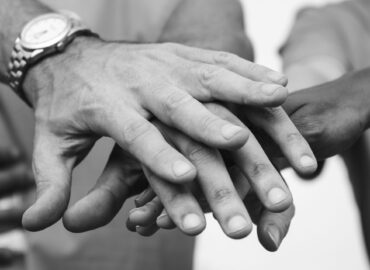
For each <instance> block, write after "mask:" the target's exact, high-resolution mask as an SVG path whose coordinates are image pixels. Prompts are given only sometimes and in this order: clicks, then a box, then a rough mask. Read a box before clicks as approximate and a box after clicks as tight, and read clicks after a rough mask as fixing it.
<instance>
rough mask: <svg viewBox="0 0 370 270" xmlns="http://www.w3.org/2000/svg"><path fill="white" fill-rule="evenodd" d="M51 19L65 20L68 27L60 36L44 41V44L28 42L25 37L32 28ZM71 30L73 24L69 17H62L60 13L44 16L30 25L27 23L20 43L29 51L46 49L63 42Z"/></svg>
mask: <svg viewBox="0 0 370 270" xmlns="http://www.w3.org/2000/svg"><path fill="white" fill-rule="evenodd" d="M50 18H58V19H62V20H64V21H65V23H66V26H65V28H64V29H63V31H61V32H60V33H59V34H57V35H56V36H55V37H53V38H52V39H50V40H47V41H44V42H39V43H31V42H27V41H26V39H25V35H26V33H27V32H28V31H29V30H30V29H31V28H32V26H33V25H35V24H36V23H38V22H40V21H42V20H48V19H50ZM71 28H72V22H71V20H70V19H69V18H68V17H67V16H65V15H62V14H58V13H48V14H44V15H41V16H39V17H37V18H35V19H33V20H32V21H30V22H29V23H27V24H26V25H25V26H24V28H23V30H22V33H21V35H20V43H21V46H22V47H23V48H25V49H29V50H37V49H45V48H48V47H51V46H53V45H56V44H58V43H59V42H60V41H62V40H63V39H64V38H65V37H66V36H67V35H68V33H69V31H70V30H71Z"/></svg>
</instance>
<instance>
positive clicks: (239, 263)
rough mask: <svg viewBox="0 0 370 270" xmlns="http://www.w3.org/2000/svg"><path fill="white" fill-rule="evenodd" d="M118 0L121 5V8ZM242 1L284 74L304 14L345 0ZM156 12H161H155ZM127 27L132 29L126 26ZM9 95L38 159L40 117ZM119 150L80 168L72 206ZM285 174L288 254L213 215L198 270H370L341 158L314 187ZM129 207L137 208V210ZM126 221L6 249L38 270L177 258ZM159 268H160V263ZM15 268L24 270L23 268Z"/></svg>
mask: <svg viewBox="0 0 370 270" xmlns="http://www.w3.org/2000/svg"><path fill="white" fill-rule="evenodd" d="M73 1H74V0H66V1H60V0H50V1H47V2H50V3H53V4H54V5H55V6H56V7H57V6H58V5H59V6H63V5H64V4H65V5H67V3H72V2H73ZM118 1H120V0H117V1H116V2H118ZM156 1H159V0H156ZM94 2H99V3H100V4H102V5H103V4H104V5H105V4H106V5H109V3H112V2H114V1H112V2H108V1H106V3H102V2H100V1H95V0H89V3H94ZM159 2H160V1H159ZM241 2H242V4H243V8H244V11H245V19H246V22H245V23H246V28H247V31H248V36H249V37H250V38H251V39H252V41H253V44H254V49H255V53H256V62H257V63H260V64H263V65H266V66H269V67H271V68H273V69H276V70H281V61H280V57H279V55H278V49H279V47H280V46H281V45H282V44H283V42H284V41H285V40H286V37H287V35H288V32H289V30H290V29H291V26H292V23H293V21H294V18H295V16H296V13H297V12H298V10H299V9H301V8H302V7H304V6H307V5H310V6H312V5H324V4H327V3H330V2H339V1H337V0H336V1H333V0H332V1H329V0H284V1H274V0H241ZM158 7H160V5H158ZM159 9H160V8H158V10H156V11H155V12H157V11H158V13H160V12H161V10H159ZM97 10H98V9H97ZM85 11H86V10H85ZM148 12H154V11H153V10H149V11H148ZM87 13H88V12H86V14H85V13H84V10H80V12H79V14H80V15H81V16H82V17H83V18H84V19H85V20H86V21H87V22H89V21H90V20H91V17H93V15H94V14H92V15H91V14H90V17H89V14H87ZM112 17H113V16H112ZM142 17H143V18H142V19H141V18H140V20H142V21H145V19H147V20H148V18H146V16H142ZM104 19H106V18H104ZM124 19H127V20H129V19H130V18H123V19H122V20H124ZM107 20H109V18H107ZM122 25H129V24H127V23H126V22H125V21H124V22H122ZM130 26H132V25H130ZM138 27H139V26H138ZM112 34H114V33H112ZM153 35H154V34H153ZM318 42H319V41H318ZM2 95H4V96H5V98H6V100H10V101H11V102H8V104H6V105H8V109H9V111H10V112H11V116H12V119H13V120H14V122H16V123H22V124H20V125H18V126H17V127H16V128H17V132H18V133H19V134H21V136H22V140H23V144H24V147H25V148H26V149H27V152H28V153H30V152H31V145H32V136H30V135H29V134H30V130H32V129H33V117H32V113H31V111H29V110H28V109H23V111H19V109H18V108H20V107H21V101H19V100H18V99H17V98H16V97H14V96H13V95H12V94H9V93H8V91H3V92H2V91H0V97H1V96H2ZM9 104H11V105H9ZM108 146H109V147H108ZM111 147H112V142H111V141H105V144H104V145H103V144H99V145H98V146H97V147H96V149H95V152H99V153H100V156H99V158H98V159H94V158H93V157H94V156H93V155H89V157H88V158H87V161H86V162H85V163H84V164H82V165H81V166H79V168H78V169H77V170H76V172H75V177H76V178H79V182H77V181H76V182H74V183H73V185H74V187H73V192H74V193H73V194H72V195H73V196H72V202H73V201H76V200H77V199H78V198H79V197H81V196H82V195H81V194H85V192H86V186H91V179H95V176H94V175H99V173H100V171H101V170H102V166H103V165H104V162H105V160H106V159H107V156H108V154H109V152H110V150H111ZM92 175H93V176H94V177H92ZM283 175H284V177H285V179H286V180H287V183H288V184H289V186H290V188H291V190H292V193H293V195H294V200H295V205H296V216H295V218H294V220H293V223H292V225H291V228H290V232H289V234H288V236H287V237H286V239H285V241H284V242H283V244H282V246H281V247H280V250H279V251H278V252H276V253H269V252H267V251H266V250H264V249H263V248H262V246H261V245H260V244H259V242H258V239H257V234H256V230H254V231H253V232H252V234H251V236H250V237H248V238H247V239H243V240H238V241H236V240H230V239H228V238H227V237H226V236H225V235H224V234H223V233H222V231H221V229H220V227H219V225H218V224H216V222H215V221H214V220H213V218H212V216H211V215H209V216H208V217H207V222H208V226H207V229H206V230H205V232H203V233H202V234H201V235H200V236H199V237H197V238H196V244H195V253H194V255H195V256H194V262H193V264H194V269H195V270H218V269H220V270H221V269H233V270H245V269H252V270H260V269H261V270H262V269H263V270H265V269H285V270H296V269H300V270H306V269H307V270H312V269H320V270H321V269H325V270H330V269H335V270H348V269H355V270H366V269H369V263H368V261H367V257H366V253H365V247H364V243H363V240H362V235H361V226H360V219H359V214H358V208H357V207H356V205H355V199H354V196H353V194H352V192H351V185H350V183H349V179H348V175H347V171H346V169H345V167H344V164H343V162H342V160H341V159H340V158H338V157H334V158H332V159H330V160H328V162H326V166H325V168H324V171H323V173H322V174H321V175H320V177H319V178H318V179H316V180H314V181H311V182H306V181H302V180H301V179H299V178H298V176H297V175H296V174H295V173H294V172H292V171H291V170H285V171H284V172H283ZM86 183H87V184H86ZM129 206H130V207H131V205H129ZM125 207H126V209H124V210H123V211H121V213H122V212H125V211H126V210H127V209H129V207H127V206H125ZM126 212H127V211H126ZM124 221H125V218H124V216H123V215H120V216H118V217H117V218H116V219H115V220H114V221H113V222H112V223H111V224H110V225H109V226H106V227H105V228H101V229H99V230H96V231H93V232H88V233H86V234H70V233H68V232H67V231H65V230H64V229H63V227H62V225H61V223H58V224H56V225H55V226H53V227H51V228H49V229H48V230H46V231H44V232H41V233H26V234H24V233H23V232H20V231H15V232H13V233H11V234H8V235H7V237H3V238H1V237H0V246H11V247H13V248H14V249H15V250H20V251H24V250H30V253H29V254H31V255H30V256H29V257H27V258H26V259H27V260H28V261H27V263H28V265H30V267H31V268H30V269H37V270H40V269H48V268H43V267H42V266H41V265H42V264H41V263H40V262H43V263H45V265H48V264H49V265H55V267H57V266H58V265H59V264H60V266H59V267H62V265H63V263H66V264H67V262H65V261H67V260H66V259H65V258H68V259H69V260H70V261H71V262H73V260H74V259H76V261H78V260H77V259H78V256H81V257H84V258H88V259H89V261H88V262H87V263H91V264H94V266H95V267H96V268H93V269H104V267H100V266H99V260H100V261H102V258H103V255H104V254H103V255H101V254H100V253H98V252H101V250H100V249H102V250H104V251H106V252H107V253H117V254H118V253H119V255H120V254H121V253H122V250H120V249H117V248H116V246H120V245H121V246H122V243H123V241H125V244H126V246H127V247H129V248H128V250H127V251H125V252H126V253H124V256H122V258H120V259H121V260H122V261H125V260H127V258H130V259H132V258H134V259H132V261H135V262H136V263H140V262H142V261H143V260H142V257H141V256H142V255H143V252H142V251H145V250H147V249H148V250H149V249H152V250H156V249H158V248H163V249H167V251H169V252H171V251H172V249H171V246H170V244H169V241H168V240H169V239H170V238H168V237H167V236H163V237H162V238H161V240H158V239H159V238H155V237H153V239H154V240H143V238H139V239H140V242H139V241H137V238H135V237H137V236H135V235H133V234H131V233H128V232H127V231H126V228H125V227H124V225H123V224H124ZM112 235H113V236H112ZM116 236H117V237H116ZM107 237H111V238H108V239H113V240H114V241H110V242H109V243H105V242H104V243H103V240H104V239H107ZM172 237H173V236H172ZM25 239H27V241H26V240H25ZM176 239H177V238H176ZM176 239H175V240H174V241H173V243H174V244H176V245H179V243H180V244H181V245H184V246H185V245H189V246H191V243H185V241H183V240H180V241H177V240H176ZM179 239H181V238H179ZM96 243H99V244H100V245H101V247H96V250H94V245H95V246H96ZM85 247H89V248H91V250H87V249H86V248H85ZM99 248H100V249H99ZM138 250H139V251H140V252H141V253H139V252H138ZM155 255H156V254H154V255H153V258H151V259H152V261H150V260H149V261H150V262H154V263H157V260H161V258H157V257H155ZM181 255H183V256H184V254H174V255H173V258H175V261H176V258H177V257H176V256H181ZM99 256H100V257H99ZM117 256H118V255H117ZM50 258H52V259H53V260H51V259H50ZM48 260H50V261H48ZM58 260H59V261H58ZM154 263H152V264H153V269H156V268H155V266H154ZM157 264H158V265H160V263H157ZM157 264H156V265H157ZM0 269H1V267H0ZM12 269H13V268H12ZM14 269H23V265H21V266H19V268H14ZM49 269H53V268H49ZM55 269H57V268H55ZM58 269H61V268H58ZM62 269H63V268H62ZM65 269H73V268H65ZM143 269H145V268H143Z"/></svg>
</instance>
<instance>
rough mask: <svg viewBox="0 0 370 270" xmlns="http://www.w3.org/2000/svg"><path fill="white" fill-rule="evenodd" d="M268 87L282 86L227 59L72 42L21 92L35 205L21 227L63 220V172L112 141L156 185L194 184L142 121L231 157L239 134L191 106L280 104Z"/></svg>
mask: <svg viewBox="0 0 370 270" xmlns="http://www.w3.org/2000/svg"><path fill="white" fill-rule="evenodd" d="M261 78H264V79H265V80H266V78H270V79H271V80H270V83H261V82H256V81H255V80H258V81H260V80H261ZM274 81H276V82H281V81H286V79H285V78H284V77H283V76H282V75H280V74H278V73H276V72H273V71H271V70H269V69H267V68H264V67H261V66H258V65H255V64H253V63H251V62H248V61H245V60H242V59H240V58H238V57H236V56H234V55H232V54H228V53H223V52H214V51H207V50H201V49H195V48H191V47H186V46H181V45H174V44H159V45H158V44H157V45H127V44H118V43H107V42H103V41H101V40H98V39H95V38H83V37H80V38H77V39H76V40H75V41H74V42H73V43H72V44H71V45H70V46H68V48H67V50H66V52H64V53H62V54H59V55H56V56H53V57H50V58H47V59H45V60H44V61H42V62H40V63H39V64H37V65H36V66H35V67H33V68H32V69H31V70H30V71H29V73H28V74H27V77H26V80H25V83H24V89H25V91H26V93H27V95H28V97H29V99H30V100H31V103H32V104H33V106H34V108H35V116H36V127H35V144H34V145H35V147H34V154H33V168H34V174H35V180H36V184H37V201H36V203H35V204H34V205H33V206H32V207H31V208H30V209H29V210H28V211H27V212H26V213H25V215H24V217H23V225H24V226H25V228H27V229H29V230H39V229H43V228H45V227H47V226H49V225H51V224H53V223H54V222H56V221H57V220H58V219H59V218H60V217H61V216H62V214H63V213H64V211H65V210H66V208H67V205H68V201H69V196H70V182H71V172H72V169H73V168H74V166H76V164H78V163H79V162H80V161H81V160H83V159H84V157H85V156H86V155H87V153H88V152H89V151H90V149H91V148H92V146H93V145H94V143H95V141H96V140H97V139H99V138H100V137H101V136H110V137H112V138H113V139H114V140H115V141H116V142H117V143H118V144H119V145H120V147H122V148H123V149H124V150H125V151H127V152H128V153H130V154H131V155H132V156H133V157H135V158H136V159H137V160H139V161H140V162H141V163H142V164H143V165H144V166H146V167H147V168H148V169H150V170H151V171H153V172H154V173H155V174H156V175H158V176H160V177H162V178H163V179H166V180H169V181H174V182H184V181H188V180H191V179H193V178H194V177H195V175H196V170H195V168H194V166H193V165H192V164H191V163H190V162H189V160H187V159H186V158H185V157H184V156H183V155H182V154H180V153H179V152H178V151H177V150H175V149H174V148H173V147H171V146H170V145H169V144H168V143H167V142H166V141H165V140H164V138H163V137H162V135H161V134H160V132H159V131H158V130H157V129H156V128H155V127H154V126H153V125H152V124H151V123H150V122H148V119H149V118H150V117H152V116H155V117H156V118H158V119H159V120H160V121H162V122H163V123H166V124H167V125H169V126H173V127H175V128H177V129H179V130H180V131H181V132H184V133H185V134H187V135H189V136H190V137H192V138H193V139H195V140H197V141H200V142H202V143H205V144H207V145H210V146H213V147H217V148H223V149H235V148H237V147H240V146H242V145H243V144H244V143H245V142H246V140H247V138H248V133H247V132H246V130H245V129H242V128H241V127H238V126H235V125H233V124H231V123H229V122H228V121H225V120H222V119H220V118H219V117H217V116H215V115H214V114H212V113H211V112H209V111H208V110H207V109H206V108H205V107H204V106H203V105H202V104H201V103H200V102H199V101H197V100H200V101H209V100H213V99H223V100H227V101H230V102H237V103H242V104H249V105H261V106H274V105H278V104H280V103H282V102H283V101H284V100H285V98H286V96H287V90H286V89H285V88H284V87H282V86H281V85H278V84H276V83H275V84H274V83H271V82H274ZM196 99H197V100H196Z"/></svg>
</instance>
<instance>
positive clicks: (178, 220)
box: [144, 168, 206, 235]
mask: <svg viewBox="0 0 370 270" xmlns="http://www.w3.org/2000/svg"><path fill="white" fill-rule="evenodd" d="M144 172H145V175H146V177H147V179H148V181H149V183H150V185H151V187H152V188H153V190H154V191H155V193H156V194H157V196H158V197H159V199H160V200H161V202H162V203H163V206H164V207H165V209H166V211H167V213H168V215H169V216H170V217H171V219H172V220H173V222H174V223H175V224H176V226H177V227H178V228H179V229H180V230H181V231H182V232H184V233H185V234H188V235H197V234H199V233H201V232H202V231H203V230H204V228H205V225H206V221H205V218H204V215H203V212H202V210H201V208H200V206H199V205H198V203H197V201H196V200H195V198H194V196H193V195H192V194H191V192H190V191H189V190H188V189H187V188H186V187H185V186H183V185H175V184H172V183H169V182H166V181H164V180H163V179H160V178H159V177H157V176H156V175H154V174H153V173H152V172H150V171H149V170H148V169H146V168H144Z"/></svg>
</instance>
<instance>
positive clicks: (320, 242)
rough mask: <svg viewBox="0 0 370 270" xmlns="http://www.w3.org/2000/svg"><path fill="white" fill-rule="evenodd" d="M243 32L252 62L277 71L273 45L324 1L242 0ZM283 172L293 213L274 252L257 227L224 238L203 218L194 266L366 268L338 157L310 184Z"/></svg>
mask: <svg viewBox="0 0 370 270" xmlns="http://www.w3.org/2000/svg"><path fill="white" fill-rule="evenodd" d="M242 2H243V5H244V8H245V12H246V21H247V28H248V34H249V36H250V37H251V38H252V40H253V43H254V47H255V50H256V53H257V62H258V63H261V64H264V65H267V66H270V67H272V68H275V69H280V66H281V63H280V60H279V57H278V55H277V49H278V48H279V46H280V45H281V44H282V43H283V41H284V39H285V37H286V35H287V34H288V31H289V29H290V27H291V23H292V22H293V19H294V16H295V14H296V12H297V10H298V9H299V8H300V7H302V6H304V5H308V4H311V5H312V4H318V5H321V4H325V3H328V2H336V1H325V0H316V1H314V0H283V1H277V0H275V1H274V0H244V1H242ZM284 176H285V177H286V180H287V181H288V183H289V186H290V188H291V190H292V192H293V196H294V200H295V204H296V208H297V211H296V216H295V218H294V221H293V223H292V225H291V229H290V232H289V234H288V236H287V238H286V239H285V241H284V243H283V244H282V246H281V248H280V250H279V251H278V252H277V253H269V252H267V251H265V250H264V249H263V248H262V247H261V246H260V244H259V243H258V239H257V236H256V230H254V231H253V233H252V235H251V236H250V237H248V238H247V239H244V240H238V241H235V240H230V239H227V238H226V237H225V236H224V235H223V234H222V232H221V229H220V228H219V226H218V224H216V223H215V221H214V220H213V218H212V217H211V216H208V220H207V221H208V227H207V229H206V231H205V232H204V233H203V234H202V235H201V236H200V237H198V241H197V245H196V251H195V262H194V263H195V270H218V269H222V270H224V269H232V270H239V269H240V270H242V269H243V270H244V269H252V270H260V269H261V270H262V269H263V270H265V269H277V270H280V269H284V270H297V269H299V270H313V269H315V270H316V269H318V270H332V269H333V270H342V269H343V270H348V269H353V270H365V269H369V266H368V262H367V258H366V254H365V249H364V244H363V241H362V236H361V228H360V224H359V216H358V210H357V208H356V206H355V202H354V198H353V195H352V190H351V186H350V184H349V180H348V177H347V172H346V170H345V168H344V166H343V163H342V161H341V160H340V159H339V158H333V159H331V160H329V162H327V164H326V167H325V170H324V172H323V174H322V175H321V176H320V178H318V179H317V180H315V181H314V182H303V181H302V180H300V179H298V178H297V176H296V175H295V174H294V173H293V172H291V171H289V170H288V171H286V172H284Z"/></svg>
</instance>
